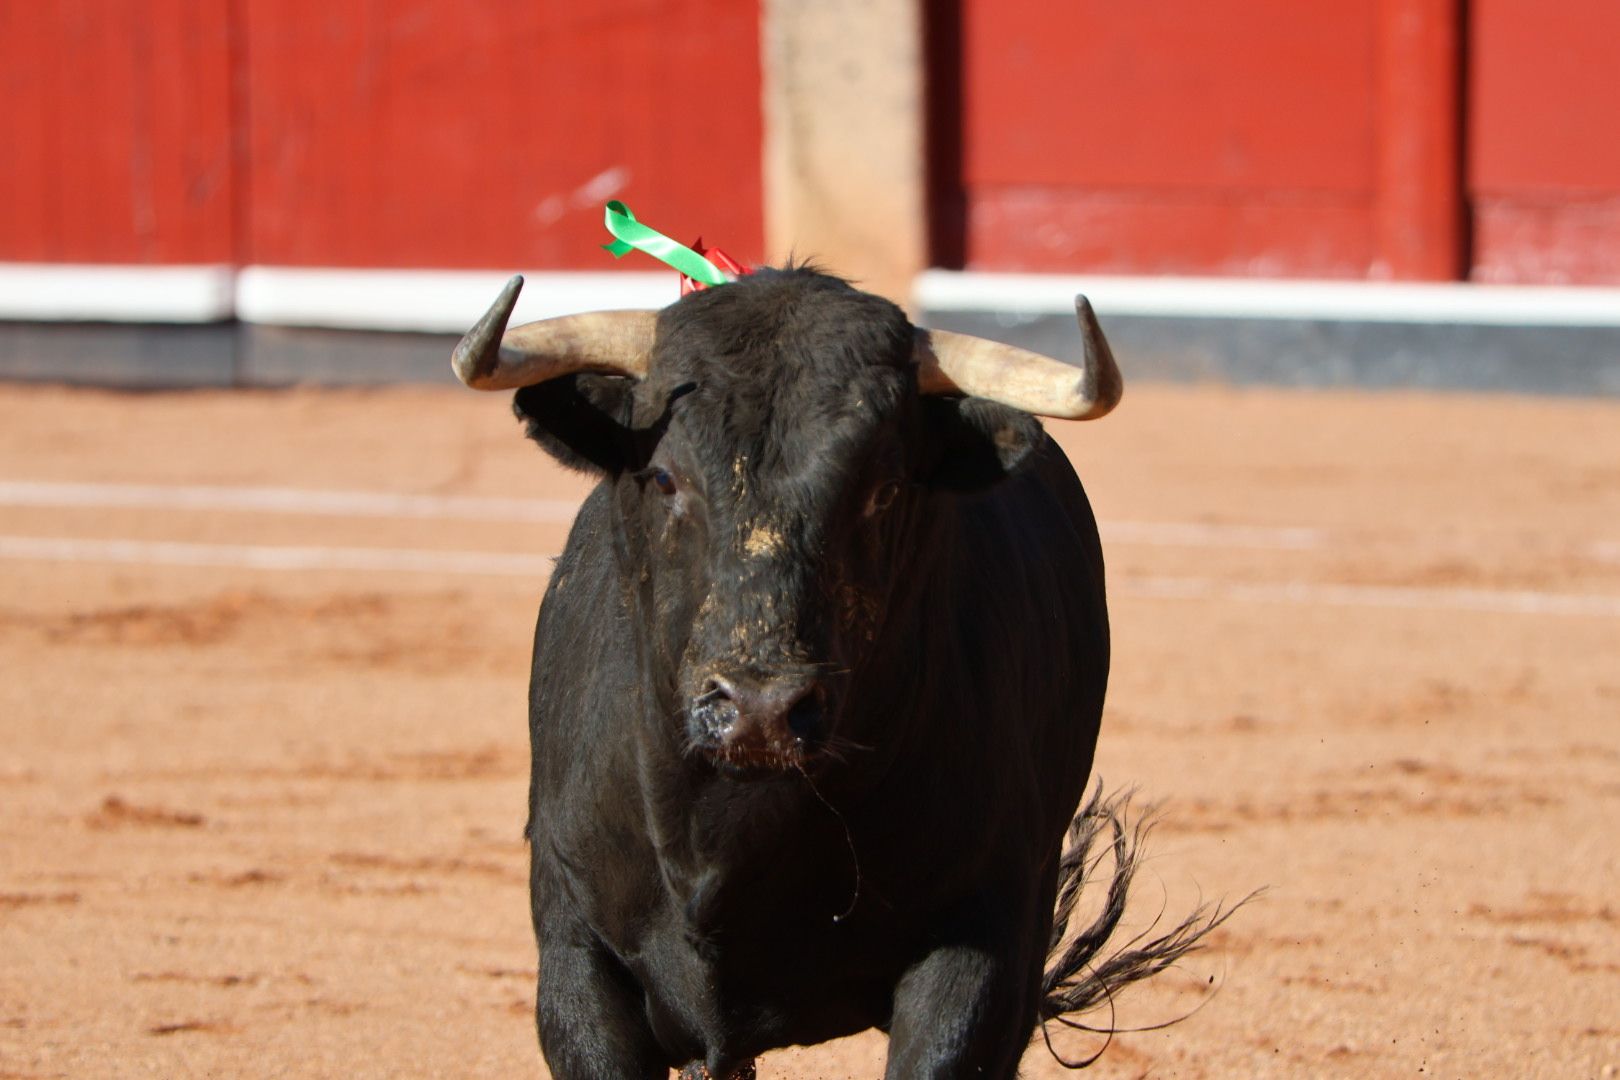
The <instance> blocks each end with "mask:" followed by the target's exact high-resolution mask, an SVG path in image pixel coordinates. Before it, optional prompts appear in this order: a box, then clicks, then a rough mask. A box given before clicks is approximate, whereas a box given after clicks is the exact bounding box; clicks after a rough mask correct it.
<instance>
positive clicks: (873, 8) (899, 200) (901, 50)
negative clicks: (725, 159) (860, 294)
mask: <svg viewBox="0 0 1620 1080" xmlns="http://www.w3.org/2000/svg"><path fill="white" fill-rule="evenodd" d="M760 15H761V18H760V25H761V30H760V32H761V35H762V38H763V40H762V42H761V56H762V59H763V65H762V66H763V93H764V97H765V103H764V104H765V149H764V154H765V162H764V177H765V245H766V254H767V257H768V258H769V259H770V261H771V262H773V263H780V262H781V261H782V260H784V259H786V258H787V257H788V256H789V255H793V256H796V257H798V258H814V259H816V260H818V261H820V262H821V263H823V264H824V265H825V267H826V268H827V269H828V270H830V271H832V272H834V273H837V274H841V275H843V276H845V277H849V278H852V279H854V280H856V281H857V283H859V284H860V285H861V287H862V288H865V289H867V290H868V291H871V292H875V293H878V294H880V295H883V296H887V297H889V298H890V299H892V300H895V301H896V302H898V303H900V304H902V305H903V304H905V303H906V302H907V301H908V300H909V298H910V291H911V281H912V278H913V277H914V276H915V275H916V274H917V272H918V271H919V270H921V269H923V267H924V265H925V263H926V260H927V251H928V236H927V221H928V216H927V203H926V195H927V192H926V186H925V185H926V170H925V165H924V156H923V155H924V116H925V110H924V100H923V90H924V71H923V37H922V11H921V0H761V6H760Z"/></svg>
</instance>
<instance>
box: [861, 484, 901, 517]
mask: <svg viewBox="0 0 1620 1080" xmlns="http://www.w3.org/2000/svg"><path fill="white" fill-rule="evenodd" d="M899 494H900V483H899V481H897V480H888V481H885V482H884V483H882V484H879V485H878V486H877V487H876V488H875V489H874V490H873V492H872V495H871V498H869V499H867V500H866V512H867V514H868V515H872V514H881V513H883V511H885V510H887V509H888V508H889V507H891V506H893V505H894V500H895V498H896V497H897V496H898V495H899Z"/></svg>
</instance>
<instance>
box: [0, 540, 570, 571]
mask: <svg viewBox="0 0 1620 1080" xmlns="http://www.w3.org/2000/svg"><path fill="white" fill-rule="evenodd" d="M0 558H5V559H27V560H35V561H40V562H107V563H135V564H139V565H153V566H228V567H236V568H239V569H247V570H375V571H383V572H387V573H395V572H405V573H423V574H491V575H496V576H509V577H536V576H543V575H545V574H549V573H551V558H550V556H546V555H520V554H511V553H507V552H499V551H431V550H414V549H410V548H348V547H272V546H268V545H261V544H189V543H176V542H171V541H152V540H82V539H76V538H69V537H56V536H0Z"/></svg>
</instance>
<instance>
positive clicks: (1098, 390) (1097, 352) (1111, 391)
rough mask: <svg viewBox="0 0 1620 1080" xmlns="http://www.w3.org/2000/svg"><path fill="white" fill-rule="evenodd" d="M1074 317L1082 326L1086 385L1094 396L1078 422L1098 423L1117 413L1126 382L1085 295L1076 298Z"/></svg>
mask: <svg viewBox="0 0 1620 1080" xmlns="http://www.w3.org/2000/svg"><path fill="white" fill-rule="evenodd" d="M1074 315H1075V319H1076V321H1077V322H1079V324H1080V344H1081V350H1082V353H1081V355H1082V362H1083V365H1084V367H1085V368H1086V380H1085V381H1086V382H1088V383H1089V384H1090V386H1089V387H1088V389H1089V391H1090V393H1089V394H1087V397H1088V398H1089V399H1090V406H1089V407H1088V408H1087V409H1086V410H1085V411H1084V413H1083V414H1082V415H1080V416H1077V417H1075V418H1074V419H1076V420H1096V419H1098V418H1099V417H1103V416H1107V415H1108V414H1109V413H1111V412H1113V411H1114V406H1116V405H1118V404H1119V400H1120V398H1121V397H1123V396H1124V394H1125V380H1124V379H1123V378H1122V377H1121V376H1120V373H1119V365H1118V364H1117V363H1116V362H1115V361H1114V350H1113V349H1112V348H1111V347H1110V346H1109V344H1108V339H1107V338H1106V337H1104V336H1103V332H1102V326H1101V325H1100V324H1099V323H1098V322H1097V313H1096V312H1095V311H1093V310H1092V307H1091V300H1090V299H1089V298H1088V297H1087V296H1086V294H1085V293H1075V294H1074Z"/></svg>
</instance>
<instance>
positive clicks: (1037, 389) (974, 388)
mask: <svg viewBox="0 0 1620 1080" xmlns="http://www.w3.org/2000/svg"><path fill="white" fill-rule="evenodd" d="M1074 314H1075V317H1076V319H1078V320H1079V323H1080V360H1079V362H1078V363H1076V364H1066V363H1064V362H1063V361H1061V360H1054V359H1052V358H1051V357H1050V356H1042V355H1041V354H1040V353H1035V352H1030V351H1029V350H1028V349H1020V348H1018V347H1017V346H1014V345H1003V344H1002V343H1001V342H999V341H989V340H986V339H985V338H977V337H973V336H971V335H969V334H955V333H951V332H950V331H947V330H923V329H921V328H919V329H918V331H917V338H916V343H915V346H914V349H913V355H914V356H915V357H916V359H917V389H918V391H919V392H920V393H923V394H966V395H968V396H969V397H981V398H988V399H989V400H991V401H998V402H1000V403H1001V404H1003V405H1011V406H1012V407H1013V408H1015V409H1022V410H1023V411H1024V412H1027V413H1032V414H1034V415H1036V416H1051V417H1055V418H1057V419H1061V420H1095V419H1097V418H1098V417H1099V416H1105V415H1107V414H1108V412H1109V411H1110V410H1111V409H1113V407H1114V406H1115V405H1118V404H1119V398H1120V395H1121V393H1123V392H1124V389H1125V383H1124V380H1123V379H1121V378H1120V374H1119V366H1118V365H1117V364H1115V363H1114V351H1113V350H1112V349H1110V348H1109V347H1108V339H1107V338H1105V337H1103V332H1102V327H1100V326H1098V325H1097V316H1096V314H1095V313H1094V312H1093V311H1092V310H1091V301H1089V300H1087V299H1086V298H1085V297H1084V296H1076V297H1075V298H1074Z"/></svg>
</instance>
